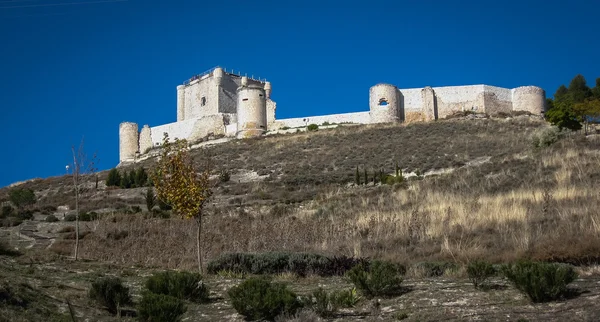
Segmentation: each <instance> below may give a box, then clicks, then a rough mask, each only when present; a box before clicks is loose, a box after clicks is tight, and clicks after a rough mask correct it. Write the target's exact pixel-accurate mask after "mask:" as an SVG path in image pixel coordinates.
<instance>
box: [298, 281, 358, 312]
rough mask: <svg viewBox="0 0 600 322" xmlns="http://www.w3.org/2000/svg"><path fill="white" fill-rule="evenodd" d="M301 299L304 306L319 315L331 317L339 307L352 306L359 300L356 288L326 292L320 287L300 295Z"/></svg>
mask: <svg viewBox="0 0 600 322" xmlns="http://www.w3.org/2000/svg"><path fill="white" fill-rule="evenodd" d="M301 301H302V305H303V306H304V307H305V308H310V309H311V310H313V311H314V312H316V313H317V314H318V315H319V316H321V317H323V318H331V317H333V316H334V315H335V314H336V313H337V311H338V310H339V309H340V308H350V307H354V306H355V305H356V304H357V303H358V301H360V296H359V295H358V292H357V291H356V288H353V289H350V290H340V291H332V292H327V291H325V290H324V289H323V288H321V287H320V288H318V289H317V290H315V291H313V292H312V293H311V294H310V295H308V296H305V297H302V298H301Z"/></svg>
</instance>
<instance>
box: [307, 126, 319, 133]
mask: <svg viewBox="0 0 600 322" xmlns="http://www.w3.org/2000/svg"><path fill="white" fill-rule="evenodd" d="M306 129H307V130H308V131H311V132H314V131H318V130H319V126H318V125H317V124H309V125H308V126H307V127H306Z"/></svg>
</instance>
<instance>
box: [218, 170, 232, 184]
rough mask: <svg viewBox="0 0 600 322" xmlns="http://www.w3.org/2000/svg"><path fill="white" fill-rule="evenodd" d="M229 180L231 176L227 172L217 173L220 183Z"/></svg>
mask: <svg viewBox="0 0 600 322" xmlns="http://www.w3.org/2000/svg"><path fill="white" fill-rule="evenodd" d="M230 179H231V174H230V173H229V171H227V170H222V171H221V172H219V180H220V181H221V182H227V181H229V180H230Z"/></svg>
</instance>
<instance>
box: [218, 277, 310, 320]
mask: <svg viewBox="0 0 600 322" xmlns="http://www.w3.org/2000/svg"><path fill="white" fill-rule="evenodd" d="M227 294H228V295H229V298H230V299H231V305H232V306H233V308H234V309H235V310H236V311H237V312H238V313H239V314H241V315H243V316H244V317H245V318H246V319H248V320H268V321H273V320H274V319H275V317H277V316H278V315H281V314H291V315H293V314H295V313H296V311H298V309H300V308H301V307H302V303H301V301H300V300H299V299H298V297H297V296H296V294H295V293H294V292H292V291H290V290H288V289H287V287H286V285H284V284H281V283H273V282H271V281H269V280H266V279H264V278H249V279H247V280H245V281H243V282H242V283H241V284H240V285H238V286H234V287H233V288H231V289H230V290H229V291H228V292H227Z"/></svg>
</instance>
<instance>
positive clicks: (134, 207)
mask: <svg viewBox="0 0 600 322" xmlns="http://www.w3.org/2000/svg"><path fill="white" fill-rule="evenodd" d="M131 211H132V212H133V213H134V214H139V213H140V212H142V207H140V206H131Z"/></svg>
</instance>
